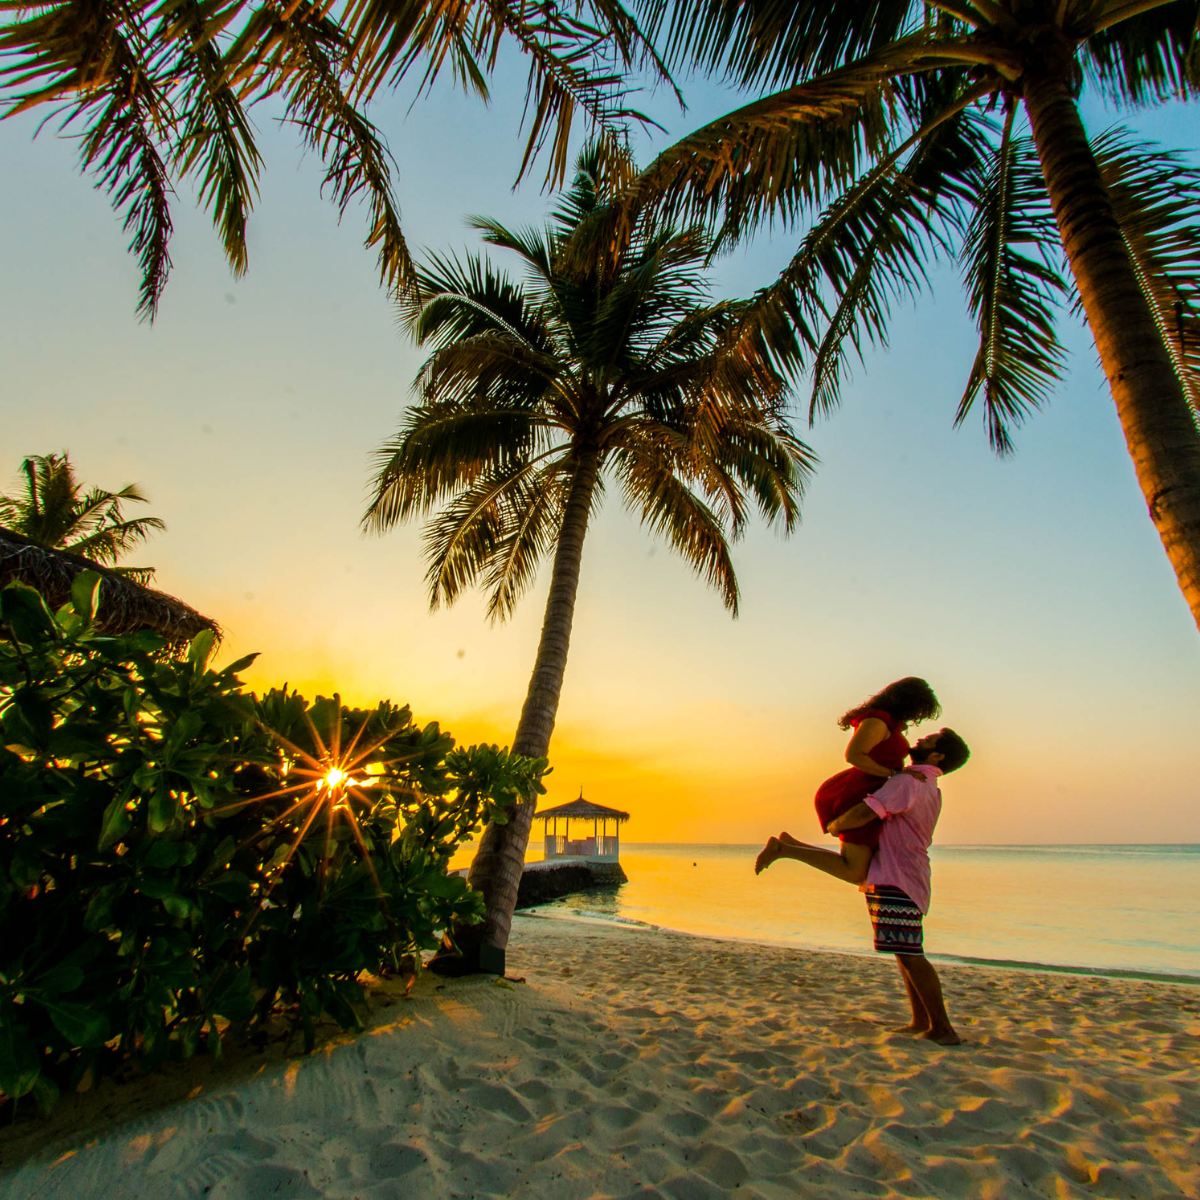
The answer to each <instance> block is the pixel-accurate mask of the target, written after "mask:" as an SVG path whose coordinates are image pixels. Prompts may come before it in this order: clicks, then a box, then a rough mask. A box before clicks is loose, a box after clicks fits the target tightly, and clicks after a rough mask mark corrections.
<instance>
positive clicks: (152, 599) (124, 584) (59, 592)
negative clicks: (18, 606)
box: [0, 528, 221, 646]
mask: <svg viewBox="0 0 1200 1200" xmlns="http://www.w3.org/2000/svg"><path fill="white" fill-rule="evenodd" d="M80 571H95V572H96V573H97V574H99V575H100V577H101V579H102V581H103V582H102V583H101V585H100V610H99V614H98V616H99V621H98V624H99V627H100V629H102V630H103V631H104V632H105V633H132V632H134V631H135V630H138V629H152V630H153V631H154V632H155V633H157V634H159V635H160V636H162V637H164V638H166V639H167V641H168V642H169V643H170V644H171V645H172V646H179V645H182V644H186V643H187V642H190V641H191V640H192V638H194V637H195V636H196V634H198V633H200V632H201V631H202V630H205V629H211V630H212V632H213V633H214V634H216V636H217V637H218V638H220V636H221V628H220V626H219V625H218V624H217V623H216V621H214V620H213V619H212V618H211V617H206V616H204V615H203V614H202V613H198V612H197V611H196V610H195V609H194V608H192V607H191V605H189V604H185V603H184V602H183V601H182V600H179V599H177V598H176V597H175V596H169V595H167V593H166V592H160V591H157V590H155V589H154V588H149V587H143V586H142V585H141V584H140V583H135V582H134V581H133V580H132V579H127V578H126V577H125V576H123V575H118V574H117V573H116V572H115V571H114V570H112V568H111V567H105V566H101V564H100V563H97V562H93V561H92V560H91V559H90V558H84V556H83V555H82V554H72V553H71V552H70V551H69V550H51V549H49V548H48V547H46V546H39V545H38V544H37V542H33V541H30V540H29V538H27V537H24V536H23V535H22V534H19V533H15V532H14V531H13V530H11V529H4V528H0V587H2V586H4V585H6V584H9V583H14V582H19V583H25V584H28V585H29V586H30V587H34V588H37V590H38V591H39V592H41V593H42V595H43V596H44V597H45V599H46V603H47V604H49V605H50V607H51V608H58V607H59V606H60V605H63V604H65V603H66V602H67V601H68V600H69V599H70V596H71V583H72V581H73V580H74V578H75V576H76V575H78V574H79V573H80Z"/></svg>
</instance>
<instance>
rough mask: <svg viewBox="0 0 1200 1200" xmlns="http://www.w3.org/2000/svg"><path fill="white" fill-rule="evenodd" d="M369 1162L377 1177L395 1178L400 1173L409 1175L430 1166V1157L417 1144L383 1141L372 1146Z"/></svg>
mask: <svg viewBox="0 0 1200 1200" xmlns="http://www.w3.org/2000/svg"><path fill="white" fill-rule="evenodd" d="M367 1163H368V1168H369V1170H370V1172H371V1174H372V1175H373V1176H375V1178H376V1179H395V1178H396V1177H397V1176H398V1175H409V1174H411V1173H412V1172H413V1171H415V1170H417V1169H418V1168H420V1167H426V1166H428V1165H429V1159H428V1158H426V1156H425V1154H424V1153H423V1152H422V1151H420V1150H418V1149H417V1148H416V1147H415V1146H409V1145H407V1144H406V1143H404V1142H383V1143H382V1144H380V1145H378V1146H372V1147H371V1152H370V1154H369V1155H368V1156H367Z"/></svg>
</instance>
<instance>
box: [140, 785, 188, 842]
mask: <svg viewBox="0 0 1200 1200" xmlns="http://www.w3.org/2000/svg"><path fill="white" fill-rule="evenodd" d="M181 809H182V806H181V805H180V803H179V800H178V799H177V798H176V797H175V796H172V795H171V793H170V791H169V790H168V789H167V788H165V787H160V788H158V790H157V791H155V793H154V794H153V795H152V796H151V797H150V815H149V818H148V819H147V822H146V823H147V825H148V826H149V827H150V831H151V832H152V833H165V832H166V831H167V830H168V829H170V828H171V826H172V825H173V824H174V823H175V821H176V819H177V818H178V817H179V816H180V813H181Z"/></svg>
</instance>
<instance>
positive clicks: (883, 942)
mask: <svg viewBox="0 0 1200 1200" xmlns="http://www.w3.org/2000/svg"><path fill="white" fill-rule="evenodd" d="M866 896H867V912H868V913H869V914H870V916H871V928H872V929H873V930H874V931H875V949H876V951H877V952H878V953H879V954H923V953H924V952H925V942H924V935H923V933H922V929H921V919H922V915H923V914H922V913H921V910H920V909H919V908H918V907H917V906H916V905H915V904H914V903H913V902H912V900H910V899H909V897H908V893H907V892H902V891H901V890H900V889H899V888H898V887H892V886H891V884H887V883H884V884H880V885H879V886H877V887H875V886H872V887H869V888H867V889H866Z"/></svg>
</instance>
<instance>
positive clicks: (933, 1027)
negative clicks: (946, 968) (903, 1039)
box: [896, 954, 962, 1046]
mask: <svg viewBox="0 0 1200 1200" xmlns="http://www.w3.org/2000/svg"><path fill="white" fill-rule="evenodd" d="M896 965H897V966H898V967H899V968H900V974H901V975H902V976H903V977H904V986H905V987H906V988H907V989H908V994H909V999H910V1000H911V999H913V995H914V993H915V994H916V1001H919V1002H920V1005H921V1008H922V1009H923V1010H924V1016H926V1017H928V1018H929V1025H928V1028H925V1029H923V1030H921V1031H920V1032H921V1034H922V1036H923V1037H927V1038H928V1039H929V1040H930V1041H931V1042H937V1044H938V1045H939V1046H958V1045H960V1044H961V1043H962V1038H960V1037H959V1036H958V1034H957V1033H956V1032H955V1031H954V1026H953V1025H951V1024H950V1017H949V1014H947V1012H946V1002H945V1000H944V999H943V998H942V981H941V980H940V979H939V978H938V973H937V971H935V970H934V969H933V963H931V962H930V961H929V959H927V958H926V957H925V955H923V954H897V955H896ZM916 1001H914V1003H913V1024H914V1025H916V1024H918V1023H919V1022H920V1021H922V1017H921V1016H920V1015H919V1014H918V1012H917V1003H916Z"/></svg>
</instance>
